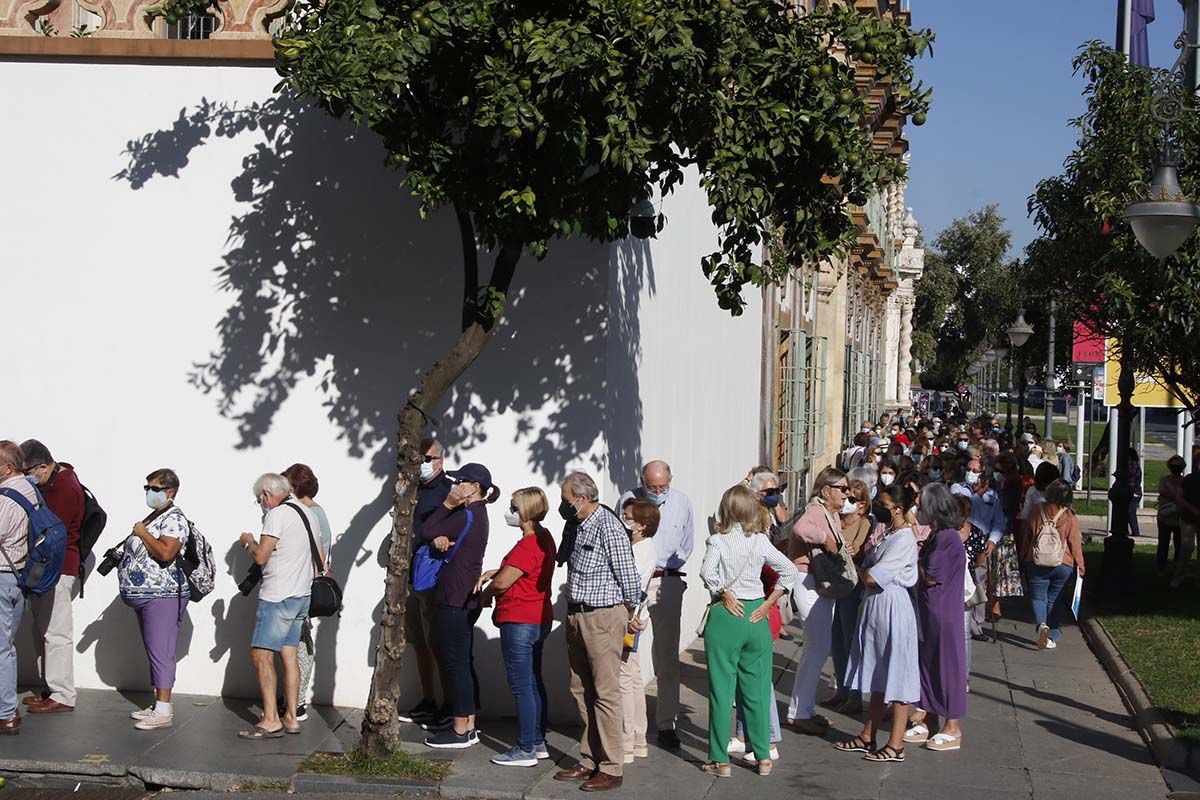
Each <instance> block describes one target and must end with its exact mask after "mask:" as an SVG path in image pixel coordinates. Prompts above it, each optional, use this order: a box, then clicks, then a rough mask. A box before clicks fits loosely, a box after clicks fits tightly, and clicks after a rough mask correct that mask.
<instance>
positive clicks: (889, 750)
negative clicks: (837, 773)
mask: <svg viewBox="0 0 1200 800" xmlns="http://www.w3.org/2000/svg"><path fill="white" fill-rule="evenodd" d="M903 760H904V748H903V747H901V748H900V749H899V750H897V749H896V748H895V747H892V746H891V745H890V744H885V745H884V746H883V747H881V748H879V749H878V750H876V751H875V752H874V753H867V754H866V755H865V756H863V761H874V762H875V763H877V764H882V763H884V762H885V761H903Z"/></svg>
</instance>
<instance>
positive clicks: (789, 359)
mask: <svg viewBox="0 0 1200 800" xmlns="http://www.w3.org/2000/svg"><path fill="white" fill-rule="evenodd" d="M827 341H828V340H827V339H826V338H825V337H824V336H811V335H809V334H808V333H807V332H805V331H803V330H800V329H791V330H783V331H780V343H779V406H778V408H777V409H776V415H775V419H776V424H777V438H776V452H777V453H778V454H779V465H778V472H779V473H780V476H781V477H780V480H788V482H789V483H790V484H791V485H792V487H794V488H796V489H798V488H799V487H800V485H801V484H802V483H803V477H804V476H806V475H807V474H808V472H809V470H810V468H811V467H812V464H813V461H814V460H815V459H817V458H820V457H821V456H823V455H824V454H825V426H826V416H825V379H826V345H827ZM784 475H788V476H791V477H790V479H789V478H784V477H783V476H784Z"/></svg>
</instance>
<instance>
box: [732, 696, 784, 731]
mask: <svg viewBox="0 0 1200 800" xmlns="http://www.w3.org/2000/svg"><path fill="white" fill-rule="evenodd" d="M736 697H737V700H736V702H737V706H736V707H735V709H734V710H735V711H737V727H736V728H735V731H736V735H737V737H738V738H739V739H744V738H745V736H746V713H745V711H743V710H742V690H741V689H738V690H737V695H736ZM770 710H771V744H779V743H780V742H782V741H783V733H782V732H780V730H779V704H778V703H776V702H775V687H774V686H772V687H771V705H770Z"/></svg>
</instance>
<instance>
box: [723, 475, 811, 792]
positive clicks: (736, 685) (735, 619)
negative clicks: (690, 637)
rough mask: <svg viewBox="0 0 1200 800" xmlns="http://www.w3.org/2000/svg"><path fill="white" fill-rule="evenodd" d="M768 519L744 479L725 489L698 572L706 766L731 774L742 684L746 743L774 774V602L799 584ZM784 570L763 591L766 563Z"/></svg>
mask: <svg viewBox="0 0 1200 800" xmlns="http://www.w3.org/2000/svg"><path fill="white" fill-rule="evenodd" d="M770 526H771V517H770V514H769V512H768V511H767V509H766V508H765V507H764V506H763V505H762V503H760V502H759V499H758V495H756V494H755V493H754V492H752V491H751V490H750V489H749V488H747V487H746V486H744V485H742V484H738V485H737V486H734V487H732V488H730V489H729V490H727V491H726V492H725V495H724V496H723V497H722V498H721V507H720V509H719V511H718V512H717V531H718V532H717V533H716V534H714V535H712V536H710V537H708V542H707V548H708V549H707V550H706V552H705V553H704V566H703V567H701V569H700V577H701V579H702V580H703V581H704V585H705V586H706V587H708V590H709V592H711V593H712V596H713V603H712V605H711V606H710V608H709V614H708V621H707V623H706V625H705V628H704V643H705V654H706V657H707V659H708V720H709V722H708V758H709V761H708V763H707V764H705V765H704V767H703V769H704V771H705V772H707V773H709V774H711V775H716V776H717V777H721V778H728V777H729V776H730V766H729V750H728V744H729V721H730V711H731V710H732V709H733V701H734V696H735V694H736V693H737V692H738V691H740V692H741V696H742V701H743V704H744V706H745V712H746V739H747V746H748V749H749V750H750V751H751V752H753V753H754V755H755V757H756V758H757V759H758V774H759V775H769V774H770V772H771V767H772V766H773V762H772V761H771V758H770V749H771V744H770V738H771V736H770V708H769V705H768V704H769V703H773V702H774V701H775V700H774V696H773V690H772V688H771V664H772V649H773V648H772V646H771V628H770V624H769V623H768V616H769V613H770V609H771V606H772V605H774V604H775V602H776V601H778V600H779V598H780V597H781V596H782V595H783V593H784V592H786V591H790V590H791V588H792V587H793V586H794V585H795V582H796V576H797V571H796V567H795V565H793V564H792V562H791V561H789V560H788V559H787V557H785V556H784V555H783V554H782V553H780V552H779V551H778V550H777V549H776V548H775V546H774V545H772V544H771V540H770V539H769V537H768V536H767V535H766V532H767V530H768V529H769V528H770ZM764 564H765V565H767V566H770V567H771V568H772V569H773V570H775V571H776V572H777V573H779V580H778V581H777V582H776V583H775V589H774V591H772V592H771V594H770V595H769V596H768V597H766V598H765V599H764V597H763V586H762V578H761V575H762V568H763V565H764Z"/></svg>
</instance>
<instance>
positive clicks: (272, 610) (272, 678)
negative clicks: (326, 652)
mask: <svg viewBox="0 0 1200 800" xmlns="http://www.w3.org/2000/svg"><path fill="white" fill-rule="evenodd" d="M291 495H292V487H291V484H290V483H289V482H288V479H287V478H285V477H283V476H282V475H277V474H275V473H273V472H268V473H266V474H264V475H261V476H259V479H258V480H257V481H255V482H254V498H255V499H256V500H257V501H258V504H259V506H261V507H262V510H263V527H262V535H261V536H259V537H258V540H257V541H256V540H255V538H254V534H252V533H243V534H242V535H241V538H240V539H239V540H238V541H239V543H240V544H241V545H242V547H243V548H245V549H246V551H247V552H248V553H250V556H251V558H253V559H254V563H255V564H258V565H259V566H260V567H262V584H261V585H260V586H259V590H258V610H257V611H256V612H255V615H254V634H253V636H252V637H251V639H250V659H251V661H252V662H253V663H254V670H255V672H257V673H258V686H259V689H260V690H261V691H262V701H263V703H262V708H263V715H262V719H261V720H260V721H259V722H258V724H257V725H255V726H254V727H253V728H251V729H249V730H244V731H241V732H239V733H238V736H239V737H241V738H243V739H278V738H280V737H282V736H283V735H284V733H299V732H300V723H299V721H297V719H296V705H297V703H298V699H299V689H300V661H299V659H298V657H297V648H298V647H299V645H300V631H301V628H302V627H303V625H304V620H305V618H306V617H307V616H308V601H309V597H310V595H311V594H312V581H313V578H315V577H316V576H317V574H318V567H319V568H320V571H321V572H324V562H325V554H324V553H320V559H321V564H320V565H317V564H315V563H314V562H313V556H312V549H313V547H315V548H316V549H317V551H318V552H320V550H321V546H320V544H319V543H318V544H311V543H312V542H314V541H316V540H315V539H314V537H313V536H312V534H311V531H314V530H319V529H320V522H319V521H318V519H317V516H316V513H315V512H314V511H313V510H312V509H310V508H308V507H306V506H304V505H302V504H300V503H295V502H288V501H289V500H290V499H291ZM276 653H278V654H279V658H280V661H281V662H282V663H283V697H284V702H285V703H286V711H285V712H284V714H283V717H282V719H281V718H280V715H279V706H278V703H277V702H276V698H277V697H278V695H277V694H276V692H275V690H276V686H277V685H278V680H277V677H276V673H275V654H276Z"/></svg>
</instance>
